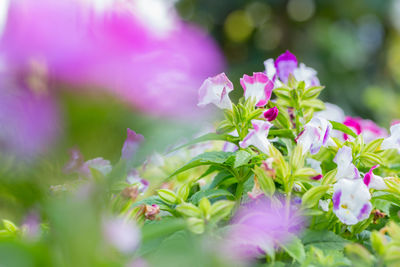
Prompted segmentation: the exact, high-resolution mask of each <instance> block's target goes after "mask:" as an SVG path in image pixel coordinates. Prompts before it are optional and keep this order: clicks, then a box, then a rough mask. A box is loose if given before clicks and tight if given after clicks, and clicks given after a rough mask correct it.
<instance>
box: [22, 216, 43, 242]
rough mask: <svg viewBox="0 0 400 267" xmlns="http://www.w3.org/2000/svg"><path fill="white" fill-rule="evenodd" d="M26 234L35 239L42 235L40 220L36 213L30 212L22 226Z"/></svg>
mask: <svg viewBox="0 0 400 267" xmlns="http://www.w3.org/2000/svg"><path fill="white" fill-rule="evenodd" d="M22 229H24V234H25V235H26V236H27V237H28V238H30V239H35V238H37V237H38V236H39V234H40V218H39V215H38V214H37V213H36V212H30V213H29V214H28V216H26V218H25V221H24V223H23V224H22Z"/></svg>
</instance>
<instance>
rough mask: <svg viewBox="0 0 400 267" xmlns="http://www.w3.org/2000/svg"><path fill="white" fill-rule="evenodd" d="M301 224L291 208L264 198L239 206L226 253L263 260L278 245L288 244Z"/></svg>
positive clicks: (300, 218)
mask: <svg viewBox="0 0 400 267" xmlns="http://www.w3.org/2000/svg"><path fill="white" fill-rule="evenodd" d="M303 224H304V219H303V217H302V216H301V215H300V213H299V212H298V211H297V210H296V207H295V206H291V205H290V206H288V205H287V204H286V203H284V202H282V201H280V200H277V201H272V200H267V199H266V198H265V197H264V198H261V199H257V200H254V201H252V202H250V203H248V204H245V205H243V206H242V207H241V208H240V209H239V211H238V212H237V214H236V215H235V217H234V219H233V220H232V226H231V227H232V228H231V230H230V231H229V233H228V238H227V240H226V242H227V244H228V248H229V249H228V251H229V253H230V254H231V255H234V257H238V258H239V259H251V258H255V257H259V256H266V254H269V253H272V252H273V251H274V250H275V249H276V248H277V247H279V244H286V243H287V242H290V241H291V237H293V235H294V234H298V233H299V232H300V230H301V229H302V227H303Z"/></svg>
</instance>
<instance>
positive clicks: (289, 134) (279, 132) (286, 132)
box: [268, 129, 295, 139]
mask: <svg viewBox="0 0 400 267" xmlns="http://www.w3.org/2000/svg"><path fill="white" fill-rule="evenodd" d="M273 136H279V137H286V138H289V139H294V138H295V136H294V134H293V131H292V130H290V129H271V130H269V133H268V137H273Z"/></svg>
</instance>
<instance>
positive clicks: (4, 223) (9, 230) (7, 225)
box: [3, 220, 18, 234]
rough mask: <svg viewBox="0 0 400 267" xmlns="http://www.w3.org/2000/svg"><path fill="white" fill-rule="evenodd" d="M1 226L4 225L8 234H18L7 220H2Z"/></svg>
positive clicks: (12, 224)
mask: <svg viewBox="0 0 400 267" xmlns="http://www.w3.org/2000/svg"><path fill="white" fill-rule="evenodd" d="M3 225H4V228H5V229H6V230H7V231H8V232H10V233H13V234H14V233H16V232H18V227H17V226H16V225H15V224H14V223H13V222H11V221H9V220H3Z"/></svg>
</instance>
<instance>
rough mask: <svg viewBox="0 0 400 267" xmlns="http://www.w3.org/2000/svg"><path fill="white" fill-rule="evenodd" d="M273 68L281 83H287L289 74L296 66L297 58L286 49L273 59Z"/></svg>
mask: <svg viewBox="0 0 400 267" xmlns="http://www.w3.org/2000/svg"><path fill="white" fill-rule="evenodd" d="M275 68H276V71H277V74H278V77H279V79H280V80H281V81H282V82H283V83H287V81H288V79H289V75H290V74H293V71H294V70H295V69H296V68H297V58H296V56H295V55H293V54H292V53H290V52H289V50H286V52H285V53H283V54H282V55H280V56H279V57H278V58H277V59H276V61H275Z"/></svg>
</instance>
